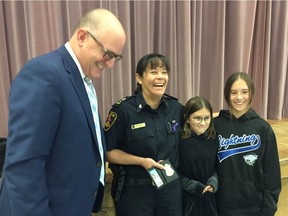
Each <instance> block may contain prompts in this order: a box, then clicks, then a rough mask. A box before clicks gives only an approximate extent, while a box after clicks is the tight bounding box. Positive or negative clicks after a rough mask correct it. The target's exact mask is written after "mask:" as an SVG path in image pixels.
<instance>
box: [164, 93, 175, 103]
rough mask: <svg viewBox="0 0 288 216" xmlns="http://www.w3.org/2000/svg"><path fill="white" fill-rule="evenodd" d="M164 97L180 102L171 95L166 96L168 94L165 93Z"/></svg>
mask: <svg viewBox="0 0 288 216" xmlns="http://www.w3.org/2000/svg"><path fill="white" fill-rule="evenodd" d="M164 97H165V98H171V99H173V100H177V101H178V98H176V97H173V96H171V95H168V94H166V93H164Z"/></svg>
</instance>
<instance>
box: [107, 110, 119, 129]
mask: <svg viewBox="0 0 288 216" xmlns="http://www.w3.org/2000/svg"><path fill="white" fill-rule="evenodd" d="M116 119H117V113H115V112H113V111H111V112H110V113H109V115H108V117H107V119H106V122H105V125H104V131H108V130H109V129H110V128H111V127H112V125H113V124H114V122H115V121H116Z"/></svg>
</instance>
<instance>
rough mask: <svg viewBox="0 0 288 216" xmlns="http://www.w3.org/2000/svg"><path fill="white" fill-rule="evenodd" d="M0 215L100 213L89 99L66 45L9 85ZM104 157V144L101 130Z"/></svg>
mask: <svg viewBox="0 0 288 216" xmlns="http://www.w3.org/2000/svg"><path fill="white" fill-rule="evenodd" d="M8 131H9V132H8V141H7V148H6V159H5V165H4V178H3V179H2V182H1V185H0V187H1V188H0V212H1V215H3V216H4V215H5V216H10V215H13V216H14V215H15V216H16V215H23V216H24V215H27V216H48V215H49V216H50V215H53V216H64V215H69V216H74V215H75V216H88V215H90V213H91V211H92V208H93V205H94V202H95V200H96V197H97V203H96V205H95V206H94V209H96V210H99V209H100V205H101V203H102V200H103V191H104V190H103V187H102V186H101V185H102V184H101V183H99V176H100V170H101V158H100V154H99V151H98V143H97V139H96V135H95V126H94V122H93V117H92V112H91V108H90V104H89V99H88V96H87V93H86V90H85V86H84V83H83V80H82V78H81V75H80V72H79V70H78V68H77V66H76V64H75V63H74V61H73V59H72V58H71V56H70V55H69V53H68V51H67V50H66V48H65V47H64V46H62V47H60V48H59V49H57V50H55V51H53V52H51V53H48V54H46V55H43V56H40V57H37V58H34V59H32V60H31V61H29V62H28V63H27V64H26V65H25V66H24V67H23V68H22V70H21V71H20V72H19V74H18V75H17V77H16V79H15V80H14V82H13V83H12V87H11V92H10V113H9V129H8ZM102 140H103V148H104V153H105V152H106V147H105V139H104V135H103V131H102Z"/></svg>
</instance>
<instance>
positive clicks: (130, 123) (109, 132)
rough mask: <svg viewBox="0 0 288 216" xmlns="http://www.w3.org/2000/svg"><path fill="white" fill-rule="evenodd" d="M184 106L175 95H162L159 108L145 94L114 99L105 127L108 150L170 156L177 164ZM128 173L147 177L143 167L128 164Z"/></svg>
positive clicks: (142, 154) (159, 158)
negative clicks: (152, 106) (147, 102)
mask: <svg viewBox="0 0 288 216" xmlns="http://www.w3.org/2000/svg"><path fill="white" fill-rule="evenodd" d="M182 116H183V106H182V104H180V103H179V102H178V101H177V100H176V99H175V98H172V97H167V96H163V98H162V100H161V102H160V104H159V106H158V108H157V109H155V110H153V109H152V108H151V107H150V106H149V105H148V104H146V102H145V100H144V98H143V95H142V93H141V92H139V93H138V94H137V95H134V96H130V97H125V98H123V99H121V100H120V101H118V102H117V103H115V104H114V105H113V106H112V109H111V110H110V112H109V115H108V117H107V120H106V123H105V127H104V131H105V137H106V143H107V150H108V151H109V150H112V149H115V148H117V149H121V150H123V151H125V152H127V153H130V154H133V155H137V156H140V157H149V158H152V159H154V160H155V161H159V160H164V159H167V158H170V160H171V162H172V163H173V164H174V166H177V157H178V142H179V137H180V133H181V125H182V119H183V118H182ZM126 169H127V173H128V176H131V177H147V178H148V174H147V171H146V170H145V169H143V167H140V166H136V165H135V166H134V165H131V166H127V167H126Z"/></svg>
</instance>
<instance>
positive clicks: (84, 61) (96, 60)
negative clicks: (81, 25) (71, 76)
mask: <svg viewBox="0 0 288 216" xmlns="http://www.w3.org/2000/svg"><path fill="white" fill-rule="evenodd" d="M90 34H91V35H90ZM90 34H89V33H88V31H86V30H84V29H80V30H78V34H77V36H78V38H77V39H78V41H77V42H78V46H79V50H78V53H77V58H78V60H79V62H80V64H81V67H82V69H83V71H84V73H85V75H87V76H89V77H90V78H99V77H100V76H101V72H102V71H103V69H104V68H111V67H112V66H113V65H114V63H115V58H112V59H110V60H107V59H105V58H104V54H105V51H104V50H109V51H110V52H113V53H117V55H118V54H120V53H121V52H122V48H123V46H124V43H125V38H121V37H118V35H117V34H108V33H107V35H110V36H109V37H104V35H106V33H105V34H104V33H103V34H98V39H97V41H99V42H98V43H97V42H96V41H95V39H94V37H95V38H96V36H94V35H93V33H90ZM94 34H95V33H94ZM92 35H93V36H92ZM95 35H96V34H95ZM116 40H118V43H115V41H116ZM100 41H101V42H100ZM119 41H120V42H119ZM121 41H122V42H121ZM100 43H101V44H100ZM108 47H109V48H108ZM110 47H111V48H110ZM112 50H113V51H112Z"/></svg>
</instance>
